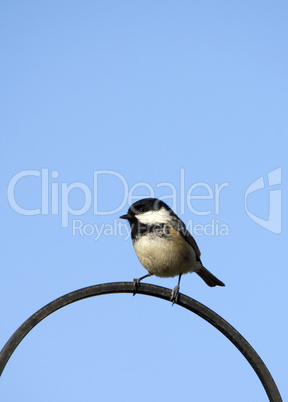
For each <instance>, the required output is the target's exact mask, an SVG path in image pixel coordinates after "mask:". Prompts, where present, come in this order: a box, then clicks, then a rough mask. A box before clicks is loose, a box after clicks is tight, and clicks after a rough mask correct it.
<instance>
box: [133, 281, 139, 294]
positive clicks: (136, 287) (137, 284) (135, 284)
mask: <svg viewBox="0 0 288 402" xmlns="http://www.w3.org/2000/svg"><path fill="white" fill-rule="evenodd" d="M133 285H134V288H135V290H134V293H133V296H135V295H136V293H137V290H138V288H139V286H140V279H139V278H138V279H135V278H134V279H133Z"/></svg>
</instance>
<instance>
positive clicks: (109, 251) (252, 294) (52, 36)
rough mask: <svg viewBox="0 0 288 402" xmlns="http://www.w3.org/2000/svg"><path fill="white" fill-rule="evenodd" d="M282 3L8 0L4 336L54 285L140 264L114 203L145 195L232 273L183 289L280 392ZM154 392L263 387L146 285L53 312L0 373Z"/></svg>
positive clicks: (226, 397)
mask: <svg viewBox="0 0 288 402" xmlns="http://www.w3.org/2000/svg"><path fill="white" fill-rule="evenodd" d="M287 12H288V6H287V3H286V2H284V1H279V2H274V3H272V2H268V1H261V2H260V1H254V2H248V1H241V2H229V1H220V2H217V3H215V2H212V1H208V2H196V1H189V2H188V1H181V2H177V3H176V2H172V1H165V2H164V1H157V2H155V1H153V2H152V1H148V2H132V1H121V2H117V1H108V2H100V1H84V2H76V1H69V2H68V1H58V2H35V1H26V2H25V3H24V2H20V1H11V2H2V4H1V6H0V18H1V24H0V30H1V65H0V72H1V74H0V76H1V111H2V113H1V114H2V117H1V123H0V126H1V142H2V145H1V150H0V152H1V171H0V174H1V182H0V185H1V194H2V196H1V199H0V203H1V229H2V230H1V233H2V235H1V243H2V248H1V249H2V252H1V255H0V261H1V291H0V316H1V322H2V325H1V332H0V345H1V347H2V345H4V344H5V342H6V341H7V340H8V339H9V337H10V336H11V335H12V333H13V332H14V331H15V330H16V329H17V328H18V327H19V326H20V325H21V324H22V323H23V322H24V321H25V320H26V319H27V318H28V317H29V316H30V315H32V314H33V313H34V312H35V311H37V310H38V309H39V308H41V307H42V306H44V305H45V304H47V303H49V302H50V301H52V300H54V299H55V298H57V297H59V296H62V295H64V294H66V293H68V292H70V291H73V290H76V289H79V288H81V287H85V286H90V285H94V284H100V283H105V282H114V281H130V280H132V279H133V278H134V277H140V276H142V275H144V274H145V273H146V271H145V269H144V268H143V267H142V266H141V264H140V263H139V262H138V260H137V257H136V255H135V253H134V250H133V247H132V244H131V239H130V238H129V236H127V229H128V227H127V228H126V229H125V227H126V226H124V225H126V224H125V223H123V222H122V221H121V224H122V225H123V226H121V228H120V226H119V224H120V220H119V216H120V215H121V214H123V213H125V212H126V210H127V209H128V206H129V205H128V204H129V200H130V199H131V197H132V196H133V197H134V199H135V200H136V199H139V198H142V197H143V196H150V195H151V192H153V195H155V196H156V197H161V198H165V197H166V202H167V203H168V204H169V205H170V206H172V205H173V207H174V208H175V210H176V212H177V213H178V215H179V216H180V217H181V219H182V220H183V221H184V222H186V223H187V224H188V223H189V228H190V229H191V232H192V234H193V235H195V238H196V241H197V243H198V245H199V248H200V250H201V252H202V260H203V263H204V265H205V266H206V267H207V268H208V269H210V270H211V271H212V272H213V273H214V274H215V275H216V276H218V277H219V278H220V279H221V280H222V281H223V282H224V283H225V284H226V287H225V288H219V287H218V288H214V289H211V288H209V287H207V286H206V285H205V283H204V282H202V281H201V279H200V278H198V277H197V276H196V275H193V274H192V275H191V274H189V275H185V276H184V277H183V279H182V284H181V291H182V292H183V293H185V294H187V295H189V296H191V297H193V298H195V299H196V300H198V301H200V302H201V303H203V304H205V305H206V306H208V307H209V308H211V309H212V310H214V311H216V312H217V313H218V314H219V315H221V316H222V317H223V318H224V319H226V320H227V321H228V322H229V323H230V324H231V325H233V326H234V327H235V328H236V329H237V330H238V331H240V333H241V334H242V335H243V336H244V337H245V338H246V339H247V341H248V342H249V343H250V344H251V345H252V346H253V347H254V348H255V350H256V351H257V353H258V354H259V355H260V357H261V358H262V359H263V360H264V362H265V363H266V365H267V367H268V369H269V370H270V372H271V373H272V375H273V377H274V379H275V381H276V383H277V385H278V387H279V389H280V392H281V394H282V397H283V399H285V397H286V399H287V397H288V387H287V373H286V371H287V370H286V365H287V364H286V362H287V358H288V352H287V338H288V325H287V320H286V317H287V305H288V296H287V279H288V278H287V267H286V265H287V255H286V249H287V225H286V222H287V201H288V200H287V197H288V195H287V186H286V183H287V169H288V164H287V123H288V122H287V93H288V88H287V71H288V65H287V64H288V57H287V34H288V28H287ZM270 172H274V173H271V174H270V177H268V173H270ZM17 175H18V176H17ZM273 177H274V179H273ZM96 178H97V180H96ZM261 178H263V179H261ZM17 179H18V180H17ZM257 179H260V181H258V182H256V184H255V185H253V183H254V182H255V181H256V180H257ZM11 180H12V182H11ZM13 180H14V181H13ZM9 183H10V186H9ZM13 183H14V184H15V186H14V184H13ZM257 183H258V184H259V183H260V187H259V186H258V189H257V190H255V189H256V187H255V186H257ZM261 183H262V184H263V185H262V187H261ZM222 185H223V188H222V190H221V191H220V193H219V192H217V188H218V189H219V187H220V186H222ZM250 185H251V186H252V187H250V189H251V188H252V190H253V189H254V190H255V191H251V192H250V193H249V190H248V191H247V189H248V188H249V186H250ZM253 186H254V187H253ZM57 191H58V193H57ZM246 191H247V192H246ZM41 194H42V195H43V196H42V198H41ZM245 194H246V207H245ZM90 196H91V200H90ZM191 196H194V198H191ZM205 196H206V198H205ZM189 197H190V198H189ZM201 197H202V198H201ZM90 201H91V202H90ZM17 206H18V207H20V208H22V210H20V209H18V211H17ZM15 209H16V210H15ZM24 210H26V212H25V211H24ZM21 211H22V212H21ZM27 211H28V212H27ZM33 211H34V212H33ZM69 211H70V212H69ZM77 211H78V212H77ZM265 222H266V223H265ZM197 225H198V226H197ZM265 225H266V226H265ZM264 226H265V227H264ZM77 228H78V229H77ZM217 228H218V229H217ZM221 230H222V232H221ZM99 231H100V232H101V233H100V235H99V236H97V233H99ZM220 232H221V233H220ZM97 237H98V238H97ZM127 237H128V238H127ZM95 238H96V239H95ZM176 281H177V279H176V278H171V279H160V278H154V277H152V278H149V279H147V282H149V283H155V284H158V285H163V286H165V287H169V288H172V287H174V286H175V284H176ZM147 398H149V400H152V401H154V400H155V401H156V400H157V401H159V400H164V399H165V400H167V401H170V400H171V401H172V400H173V401H174V400H175V398H177V399H184V400H188V399H192V400H195V401H199V402H200V401H205V402H206V401H212V400H216V401H221V402H223V401H231V400H233V402H237V401H241V402H242V401H244V400H245V401H251V402H252V401H256V400H257V401H266V400H267V397H266V394H265V392H264V389H263V387H262V385H261V383H260V381H259V380H258V378H257V376H256V374H255V373H254V372H253V370H252V369H251V367H250V366H249V364H248V363H247V361H246V360H245V359H244V357H243V356H242V355H241V354H240V353H239V352H238V350H236V349H235V347H234V346H233V345H232V344H230V342H229V341H228V340H226V338H224V337H223V335H221V334H220V333H218V331H216V330H215V329H214V328H212V327H211V326H210V325H209V324H207V323H206V322H204V321H203V320H201V319H200V318H198V317H196V316H194V315H192V314H191V313H188V312H187V311H184V310H183V309H181V308H180V307H179V306H177V305H174V306H173V307H171V305H170V304H169V303H167V302H164V301H161V300H158V299H154V298H150V297H145V296H141V295H137V296H135V297H132V295H111V296H102V297H98V298H92V299H89V300H85V301H81V302H78V303H74V304H73V305H70V306H68V307H66V308H63V309H62V310H60V311H58V312H56V313H55V314H53V315H52V316H50V317H48V318H47V319H46V320H44V321H43V322H42V323H41V324H39V325H38V326H37V327H36V328H35V329H33V330H32V332H31V333H30V334H29V335H28V336H27V337H26V338H25V339H24V340H23V342H22V343H21V344H20V346H19V347H18V348H17V349H16V351H15V353H14V355H13V356H12V358H11V359H10V361H9V363H8V365H7V367H6V369H5V371H4V373H3V376H2V378H1V387H0V399H1V400H3V401H7V402H8V401H9V402H16V401H17V402H18V401H19V400H27V401H29V402H33V401H35V402H36V401H37V402H38V401H39V400H41V402H45V401H51V400H53V401H63V400H69V401H79V400H85V401H94V400H101V401H105V402H106V401H115V400H117V401H125V402H126V401H135V399H137V401H146V400H147Z"/></svg>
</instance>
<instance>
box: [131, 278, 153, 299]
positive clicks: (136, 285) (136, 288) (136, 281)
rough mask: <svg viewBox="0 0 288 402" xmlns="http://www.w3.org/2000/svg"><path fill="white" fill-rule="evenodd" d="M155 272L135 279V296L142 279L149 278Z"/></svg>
mask: <svg viewBox="0 0 288 402" xmlns="http://www.w3.org/2000/svg"><path fill="white" fill-rule="evenodd" d="M152 275H153V274H147V275H144V276H141V278H138V279H135V278H134V279H133V284H134V287H135V291H134V293H133V296H135V295H136V293H137V290H138V288H139V286H140V281H142V279H144V278H148V277H149V276H152Z"/></svg>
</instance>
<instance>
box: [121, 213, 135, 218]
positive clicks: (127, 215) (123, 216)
mask: <svg viewBox="0 0 288 402" xmlns="http://www.w3.org/2000/svg"><path fill="white" fill-rule="evenodd" d="M131 218H132V216H131V215H129V214H126V215H122V216H120V219H131Z"/></svg>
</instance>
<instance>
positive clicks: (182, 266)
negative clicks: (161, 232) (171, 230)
mask: <svg viewBox="0 0 288 402" xmlns="http://www.w3.org/2000/svg"><path fill="white" fill-rule="evenodd" d="M175 232H176V231H175ZM133 246H134V249H135V252H136V254H137V257H138V258H139V261H140V262H141V264H142V265H143V266H144V268H146V269H147V271H148V272H149V273H151V274H153V275H156V276H160V277H173V276H176V275H179V274H180V273H183V274H185V273H187V272H193V271H196V270H197V265H198V264H197V263H196V257H195V252H194V250H193V248H192V247H191V246H190V245H189V244H188V243H187V242H186V241H185V239H184V238H183V237H182V236H181V235H180V234H178V233H177V234H174V236H173V240H172V237H169V236H168V237H160V236H157V235H154V234H153V233H149V234H146V235H142V236H138V237H137V239H136V240H135V241H134V242H133Z"/></svg>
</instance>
